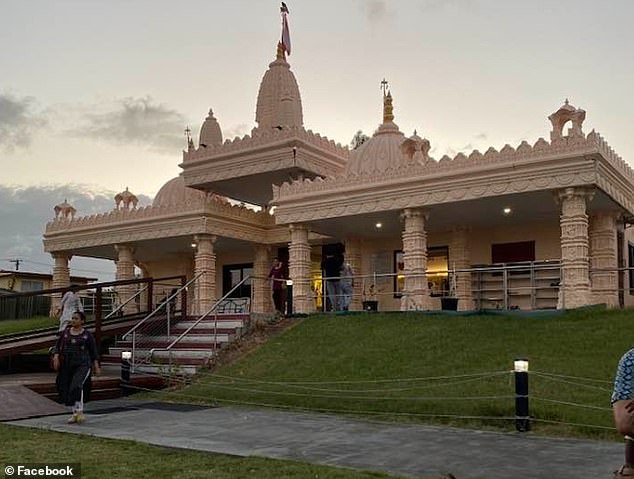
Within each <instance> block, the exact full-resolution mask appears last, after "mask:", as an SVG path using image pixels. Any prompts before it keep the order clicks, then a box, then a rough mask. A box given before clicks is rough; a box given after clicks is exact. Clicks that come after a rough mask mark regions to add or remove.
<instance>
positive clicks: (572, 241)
mask: <svg viewBox="0 0 634 479" xmlns="http://www.w3.org/2000/svg"><path fill="white" fill-rule="evenodd" d="M558 197H559V201H560V203H561V216H560V219H559V223H560V225H561V272H562V275H561V276H562V277H561V286H560V288H559V299H558V301H557V308H559V309H562V308H578V307H580V306H587V305H588V304H590V301H591V294H590V275H589V269H590V262H589V260H588V215H587V214H586V201H589V200H590V199H592V193H591V192H589V191H588V190H586V189H583V188H566V189H565V190H563V191H559V193H558Z"/></svg>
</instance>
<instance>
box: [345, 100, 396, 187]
mask: <svg viewBox="0 0 634 479" xmlns="http://www.w3.org/2000/svg"><path fill="white" fill-rule="evenodd" d="M393 120H394V116H393V115H392V96H391V95H390V94H389V93H388V95H387V96H386V97H385V100H384V106H383V124H381V125H380V126H379V128H378V129H377V130H376V131H375V132H374V135H372V138H370V139H369V140H367V141H366V142H365V143H363V144H362V145H361V146H360V147H359V148H357V149H356V150H354V151H353V152H352V153H351V154H350V160H349V161H348V163H347V164H346V175H359V174H363V173H380V172H383V171H386V170H389V169H391V168H395V167H398V166H400V165H402V164H403V163H405V160H406V157H405V155H404V153H403V149H402V147H401V146H402V144H403V141H404V140H405V135H403V133H402V132H401V131H400V130H399V129H398V126H397V125H396V123H394V121H393Z"/></svg>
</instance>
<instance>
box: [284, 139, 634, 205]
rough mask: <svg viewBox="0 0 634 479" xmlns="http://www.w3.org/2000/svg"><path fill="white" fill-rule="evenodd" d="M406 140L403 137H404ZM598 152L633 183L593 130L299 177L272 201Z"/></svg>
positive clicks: (631, 172)
mask: <svg viewBox="0 0 634 479" xmlns="http://www.w3.org/2000/svg"><path fill="white" fill-rule="evenodd" d="M405 141H407V140H405ZM592 153H600V154H601V155H602V157H603V158H605V159H606V160H607V161H608V162H609V163H610V164H611V165H612V166H613V167H614V168H615V169H616V170H618V171H619V172H620V173H621V174H622V175H623V176H625V177H626V178H628V179H629V180H630V181H631V182H632V183H634V170H632V168H631V167H630V166H629V165H628V164H627V163H626V162H625V161H624V160H623V159H622V158H621V157H620V156H619V155H617V154H616V153H615V152H614V150H613V149H612V148H611V147H610V146H609V145H608V144H607V142H606V141H605V140H604V139H603V138H602V137H601V136H600V135H599V134H598V133H596V132H594V131H592V132H590V133H589V134H588V136H587V137H584V136H571V137H561V138H558V139H557V140H556V141H553V142H551V143H549V142H548V141H546V140H545V139H544V138H539V139H538V140H537V141H536V142H535V143H534V144H533V145H532V146H531V145H530V144H529V143H528V142H527V141H525V140H524V141H522V142H521V143H520V144H519V145H518V146H517V148H513V147H512V146H511V145H508V144H507V145H504V147H503V148H502V149H501V150H499V151H497V150H496V149H495V148H493V147H490V148H488V149H487V150H486V152H485V153H484V154H482V153H480V152H479V151H478V150H474V151H472V152H471V153H469V154H468V155H467V154H464V153H458V154H456V155H455V156H454V157H453V158H451V157H449V156H447V155H444V156H443V157H442V158H440V160H438V161H436V160H435V159H434V158H431V157H430V158H429V161H426V162H425V164H419V163H414V164H411V163H410V164H402V165H396V166H395V167H392V168H388V169H387V170H384V171H363V172H354V173H352V172H351V173H348V174H342V175H338V176H331V177H326V178H316V179H314V180H310V179H299V180H294V181H292V182H285V183H282V184H281V185H280V186H274V187H273V200H274V201H276V200H281V199H284V198H289V197H293V196H294V195H297V194H306V193H311V192H325V191H334V190H337V189H339V188H354V187H355V186H363V185H367V184H369V183H381V182H384V181H390V180H393V179H399V178H403V179H405V178H410V179H411V178H413V177H426V176H431V175H437V174H439V173H445V172H447V173H457V174H459V173H461V171H466V170H473V169H474V168H478V167H482V168H487V169H489V170H490V168H491V166H494V165H500V166H501V167H502V166H505V165H508V164H511V163H513V164H517V163H521V162H523V161H526V162H532V161H538V160H547V159H551V158H552V159H556V158H558V157H562V156H566V157H568V156H574V155H587V154H592Z"/></svg>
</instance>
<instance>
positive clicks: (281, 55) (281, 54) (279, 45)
mask: <svg viewBox="0 0 634 479" xmlns="http://www.w3.org/2000/svg"><path fill="white" fill-rule="evenodd" d="M276 58H277V59H278V60H284V59H285V57H284V45H282V42H277V57H276Z"/></svg>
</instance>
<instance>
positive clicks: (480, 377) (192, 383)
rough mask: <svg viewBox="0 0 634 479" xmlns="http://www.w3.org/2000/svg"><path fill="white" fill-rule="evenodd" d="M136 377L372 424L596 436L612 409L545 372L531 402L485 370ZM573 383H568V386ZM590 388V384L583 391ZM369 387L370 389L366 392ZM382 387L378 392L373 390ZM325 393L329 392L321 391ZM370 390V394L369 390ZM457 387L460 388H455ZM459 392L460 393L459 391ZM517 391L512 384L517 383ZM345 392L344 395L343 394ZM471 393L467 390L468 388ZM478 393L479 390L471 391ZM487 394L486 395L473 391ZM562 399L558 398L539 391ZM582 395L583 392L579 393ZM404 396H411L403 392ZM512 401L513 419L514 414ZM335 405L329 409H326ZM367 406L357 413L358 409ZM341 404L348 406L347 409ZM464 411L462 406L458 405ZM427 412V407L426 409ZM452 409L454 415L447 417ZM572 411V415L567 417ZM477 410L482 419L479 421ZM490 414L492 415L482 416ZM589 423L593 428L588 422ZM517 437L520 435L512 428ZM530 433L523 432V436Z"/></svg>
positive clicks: (219, 397) (597, 392) (191, 394)
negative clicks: (526, 406) (491, 426)
mask: <svg viewBox="0 0 634 479" xmlns="http://www.w3.org/2000/svg"><path fill="white" fill-rule="evenodd" d="M135 374H138V375H146V376H160V377H163V378H164V379H166V380H167V382H168V383H169V384H170V385H171V386H172V388H171V389H170V388H168V389H163V390H159V391H155V390H151V389H148V388H144V387H140V386H135V385H132V384H126V385H125V387H126V388H127V389H128V390H129V391H128V392H132V391H143V392H152V394H153V395H155V396H159V397H163V398H165V399H166V400H172V401H174V400H181V401H185V402H192V401H193V402H197V403H206V404H209V403H212V404H230V405H237V406H251V407H267V408H275V409H282V410H288V411H296V412H318V413H333V414H347V415H355V416H371V417H385V418H389V417H404V418H405V417H410V418H412V419H415V418H420V419H430V420H434V419H435V420H439V421H444V422H447V421H449V422H458V423H460V421H483V422H489V421H493V422H498V421H499V422H502V423H505V422H509V421H515V423H516V428H517V427H518V424H519V422H522V423H523V421H527V420H528V421H530V423H532V424H542V425H557V426H562V427H564V426H565V427H569V428H583V429H586V430H595V431H596V432H597V433H599V434H605V433H606V432H608V431H614V427H613V426H612V425H611V424H612V412H611V411H612V409H611V407H610V406H609V397H610V393H611V389H609V388H607V387H600V386H594V385H593V384H606V385H607V384H610V383H611V381H608V380H605V379H597V378H584V377H578V376H568V375H564V374H557V373H549V372H544V371H537V372H532V373H531V375H532V377H533V379H532V380H531V382H532V384H531V387H532V388H533V390H534V391H536V394H535V395H529V394H527V395H526V396H525V397H524V396H523V395H518V394H517V389H516V391H515V392H516V394H515V395H513V394H512V392H513V390H512V385H511V382H512V381H511V380H510V379H511V377H512V376H513V374H517V371H508V370H507V371H485V372H474V373H471V374H456V375H437V376H421V377H404V378H389V379H388V378H376V379H365V380H341V379H328V378H324V379H322V380H302V379H301V378H289V379H287V380H265V379H260V378H248V377H243V376H232V375H226V374H217V373H214V372H211V371H204V370H203V371H200V372H199V373H198V374H197V375H196V376H195V377H194V378H191V377H187V376H166V375H161V374H160V373H156V372H145V373H144V372H142V371H137V372H136V373H135ZM571 379H572V381H571ZM585 383H593V384H585ZM372 385H374V386H377V387H372ZM381 385H384V386H385V387H380V386H381ZM328 386H332V387H328ZM368 386H370V387H368ZM457 386H460V387H461V388H460V389H458V388H457ZM462 386H465V387H462ZM516 386H517V377H516ZM346 387H348V388H346ZM473 387H475V388H476V390H475V392H476V393H475V394H474V390H473V389H471V388H473ZM583 387H587V388H588V389H587V392H589V394H591V395H592V401H589V402H584V401H582V400H576V399H575V398H574V397H573V396H574V392H575V391H577V390H579V388H583ZM442 388H450V389H451V391H452V394H448V395H443V394H438V393H435V394H433V395H431V394H430V395H427V394H424V391H429V390H433V389H442ZM478 388H479V389H478ZM483 388H484V389H486V388H489V389H490V388H493V389H490V390H491V392H492V393H491V394H487V393H482V392H480V393H479V394H478V391H481V390H482V389H483ZM546 391H550V392H551V394H552V393H553V392H555V393H558V394H562V395H564V396H565V397H562V398H558V397H556V396H557V394H554V397H553V396H551V395H548V394H544V392H546ZM581 391H582V394H583V391H584V390H581ZM406 392H411V395H404V394H403V393H406ZM518 399H520V400H530V401H531V403H532V404H533V408H532V409H531V411H530V415H528V414H526V415H525V416H524V415H522V414H520V412H518V410H517V401H518ZM513 401H515V402H516V403H515V415H513ZM333 402H335V403H336V404H333ZM364 404H365V405H370V404H372V407H363V405H364ZM346 405H349V406H348V407H346ZM460 405H463V406H460ZM427 408H431V409H430V410H427ZM451 409H454V410H453V411H452V410H451ZM571 410H577V411H580V413H577V414H578V416H575V415H570V413H568V412H567V411H571ZM478 411H482V412H487V413H485V414H482V413H478ZM489 411H491V412H494V411H495V413H493V414H491V413H488V412H489ZM595 420H596V422H595ZM518 430H520V429H518ZM525 430H529V429H525Z"/></svg>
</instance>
